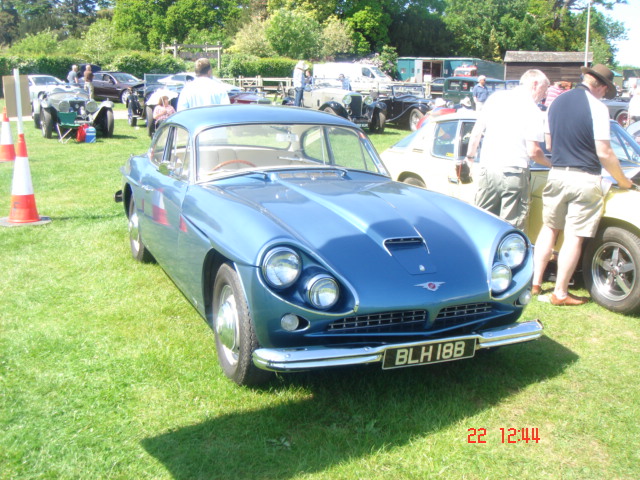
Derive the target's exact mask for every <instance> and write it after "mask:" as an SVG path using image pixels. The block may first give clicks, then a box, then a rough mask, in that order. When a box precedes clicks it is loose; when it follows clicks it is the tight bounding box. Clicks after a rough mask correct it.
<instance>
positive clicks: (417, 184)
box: [402, 177, 427, 188]
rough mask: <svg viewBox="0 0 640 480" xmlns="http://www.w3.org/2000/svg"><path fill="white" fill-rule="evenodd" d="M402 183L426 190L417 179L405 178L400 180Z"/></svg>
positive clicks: (422, 183) (425, 186)
mask: <svg viewBox="0 0 640 480" xmlns="http://www.w3.org/2000/svg"><path fill="white" fill-rule="evenodd" d="M402 183H406V184H407V185H413V186H414V187H420V188H427V185H426V184H425V183H424V182H423V181H422V180H420V179H419V178H417V177H407V178H405V179H404V180H402Z"/></svg>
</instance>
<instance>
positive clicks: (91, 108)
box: [87, 100, 98, 113]
mask: <svg viewBox="0 0 640 480" xmlns="http://www.w3.org/2000/svg"><path fill="white" fill-rule="evenodd" d="M97 111H98V104H97V103H96V102H94V101H93V100H90V101H88V102H87V112H89V113H96V112H97Z"/></svg>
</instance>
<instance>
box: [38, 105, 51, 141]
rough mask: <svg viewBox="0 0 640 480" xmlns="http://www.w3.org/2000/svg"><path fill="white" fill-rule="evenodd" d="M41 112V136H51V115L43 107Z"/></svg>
mask: <svg viewBox="0 0 640 480" xmlns="http://www.w3.org/2000/svg"><path fill="white" fill-rule="evenodd" d="M41 112H42V114H41V116H40V127H41V128H42V136H43V137H44V138H51V136H52V132H53V116H52V115H51V112H50V111H49V110H47V109H46V108H43V109H42V110H41Z"/></svg>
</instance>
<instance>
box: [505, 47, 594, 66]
mask: <svg viewBox="0 0 640 480" xmlns="http://www.w3.org/2000/svg"><path fill="white" fill-rule="evenodd" d="M587 60H588V62H589V63H592V62H593V52H589V53H588V54H587ZM504 61H505V63H507V62H511V63H517V62H545V63H584V52H522V51H515V50H509V51H508V52H507V53H505V55H504Z"/></svg>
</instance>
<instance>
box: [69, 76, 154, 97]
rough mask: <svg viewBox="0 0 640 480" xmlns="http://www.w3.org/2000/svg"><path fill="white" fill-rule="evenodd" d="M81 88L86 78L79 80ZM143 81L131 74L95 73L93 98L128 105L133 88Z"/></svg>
mask: <svg viewBox="0 0 640 480" xmlns="http://www.w3.org/2000/svg"><path fill="white" fill-rule="evenodd" d="M78 81H79V84H80V86H84V78H82V77H79V78H78ZM142 83H143V81H142V80H141V79H139V78H137V77H134V76H133V75H131V74H130V73H124V72H106V71H103V70H101V71H99V72H94V73H93V98H95V99H98V100H99V99H103V100H113V101H116V102H122V103H124V104H125V105H126V104H127V98H128V97H129V95H130V94H131V87H133V86H135V85H140V84H142Z"/></svg>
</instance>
